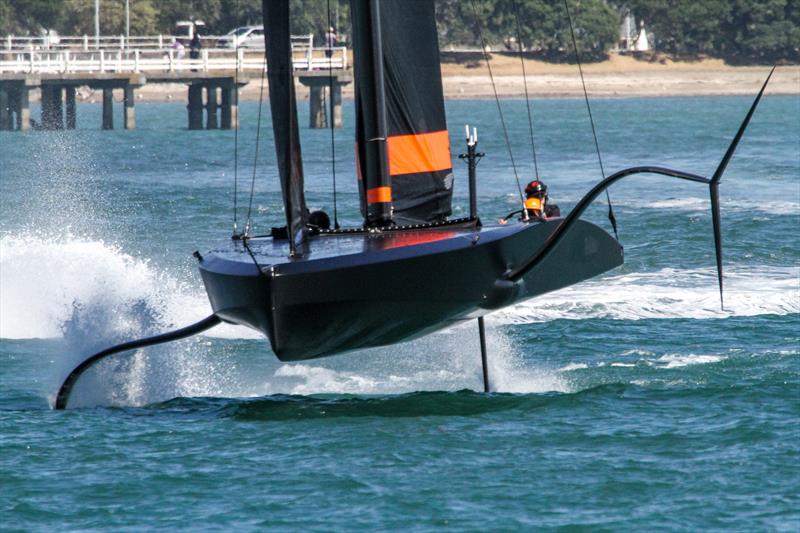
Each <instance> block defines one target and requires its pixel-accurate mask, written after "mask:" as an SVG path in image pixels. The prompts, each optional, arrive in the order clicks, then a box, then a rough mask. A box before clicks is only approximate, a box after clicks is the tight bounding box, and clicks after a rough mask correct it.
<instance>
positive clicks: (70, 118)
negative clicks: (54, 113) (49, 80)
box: [64, 85, 77, 130]
mask: <svg viewBox="0 0 800 533" xmlns="http://www.w3.org/2000/svg"><path fill="white" fill-rule="evenodd" d="M64 91H65V92H66V103H67V116H66V119H67V124H66V126H67V129H68V130H74V129H75V125H76V122H77V114H76V109H75V91H76V88H75V86H74V85H68V86H66V87H65V88H64Z"/></svg>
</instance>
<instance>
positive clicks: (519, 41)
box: [514, 0, 539, 181]
mask: <svg viewBox="0 0 800 533" xmlns="http://www.w3.org/2000/svg"><path fill="white" fill-rule="evenodd" d="M514 18H515V19H516V20H517V45H518V46H519V62H520V63H521V64H522V81H523V82H524V85H525V105H526V107H527V108H528V130H529V132H530V136H531V151H532V152H533V171H534V174H535V175H536V180H537V181H539V163H538V161H537V159H536V143H535V142H534V141H533V112H532V111H531V101H530V98H529V97H528V76H527V74H526V73H525V58H524V57H522V25H521V24H520V21H519V3H518V2H517V0H514Z"/></svg>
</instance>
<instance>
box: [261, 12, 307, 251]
mask: <svg viewBox="0 0 800 533" xmlns="http://www.w3.org/2000/svg"><path fill="white" fill-rule="evenodd" d="M263 15H264V28H265V32H264V40H265V45H266V49H267V50H266V53H267V65H268V69H267V76H268V79H269V104H270V109H271V110H272V129H273V131H274V133H275V153H276V156H277V160H278V170H279V172H280V179H281V192H282V193H283V206H284V209H285V210H286V224H287V229H288V230H289V239H290V248H291V253H292V255H294V254H295V252H296V247H297V246H298V245H302V244H303V243H304V242H305V238H306V220H307V218H308V209H307V208H306V200H305V193H304V192H303V160H302V157H301V153H300V133H299V130H298V126H297V105H296V102H295V93H294V72H293V70H292V45H291V34H290V31H289V0H263Z"/></svg>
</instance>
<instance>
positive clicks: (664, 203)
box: [622, 196, 800, 216]
mask: <svg viewBox="0 0 800 533" xmlns="http://www.w3.org/2000/svg"><path fill="white" fill-rule="evenodd" d="M622 203H623V205H627V206H629V207H638V208H645V209H670V210H680V211H709V210H710V209H711V201H710V200H709V199H708V198H699V197H694V196H685V197H681V198H665V199H662V200H655V201H651V202H635V201H630V202H622ZM721 209H722V211H723V212H724V211H753V212H758V213H763V214H773V215H795V216H796V215H800V202H791V201H762V202H752V201H744V200H730V199H723V201H722V205H721Z"/></svg>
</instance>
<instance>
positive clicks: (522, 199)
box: [470, 0, 528, 220]
mask: <svg viewBox="0 0 800 533" xmlns="http://www.w3.org/2000/svg"><path fill="white" fill-rule="evenodd" d="M470 3H471V4H472V13H473V15H474V19H475V27H476V28H477V30H478V37H479V38H480V40H481V48H482V51H483V58H484V60H486V67H487V68H488V69H489V79H490V80H491V82H492V90H493V91H494V101H495V103H496V104H497V112H498V113H499V114H500V124H501V125H502V126H503V136H504V137H505V140H506V147H507V148H508V156H509V158H510V159H511V168H512V169H513V170H514V179H515V180H516V182H517V190H518V191H519V200H520V203H521V204H522V207H523V209H522V216H523V218H524V219H525V220H528V211H527V210H526V209H525V197H524V196H523V194H522V185H520V183H519V174H517V164H516V162H515V161H514V153H513V152H512V151H511V141H510V140H509V138H508V128H507V127H506V121H505V118H504V116H503V108H502V107H501V106H500V97H499V96H498V95H497V85H495V82H494V75H493V74H492V65H491V64H490V62H489V54H488V53H487V52H486V40H485V39H484V37H483V31H481V25H480V22H479V20H478V19H479V17H478V8H477V6H476V5H475V0H472V1H471V2H470Z"/></svg>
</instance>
